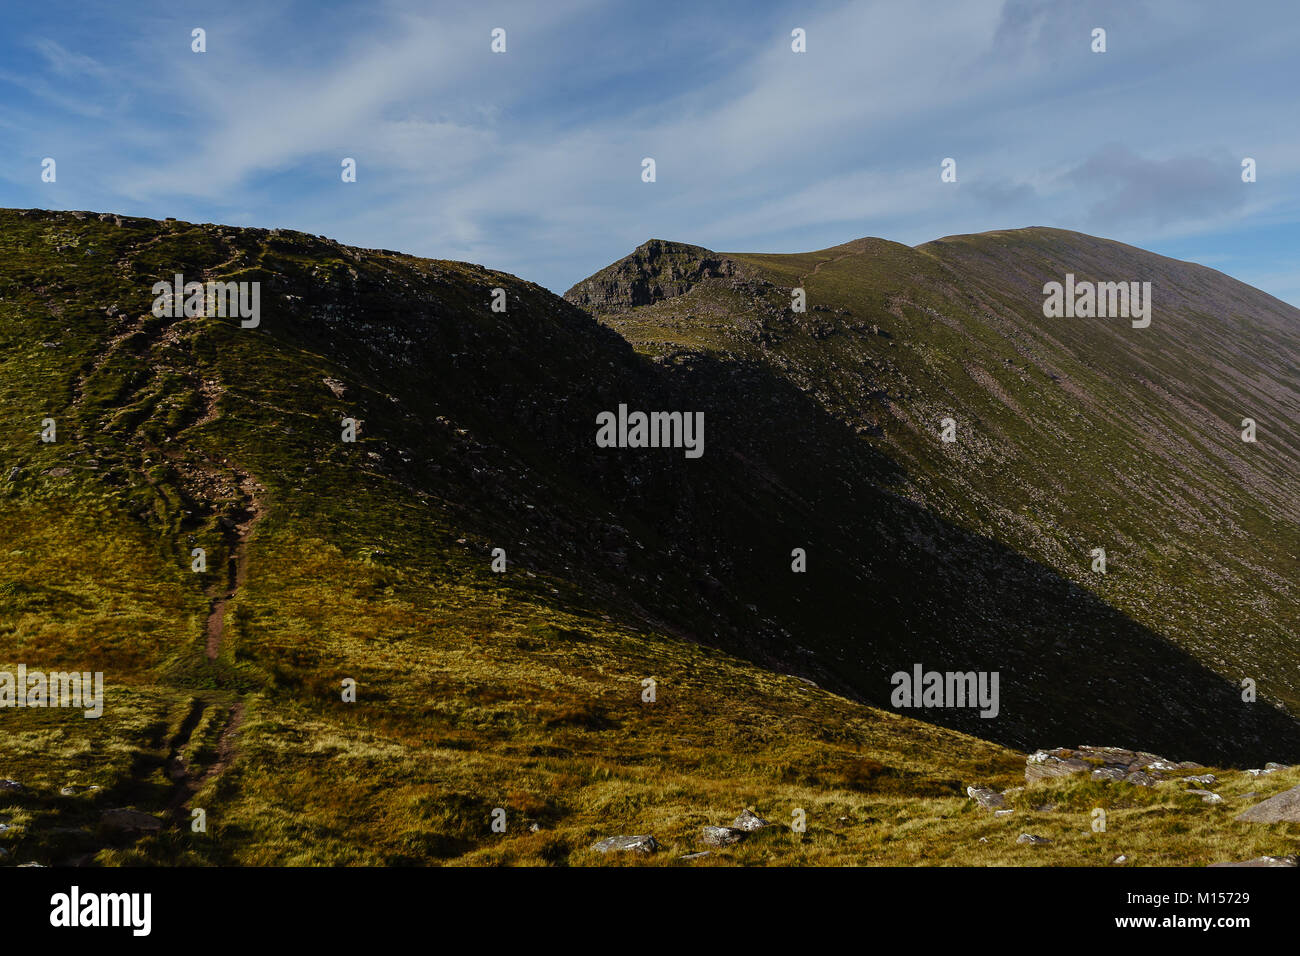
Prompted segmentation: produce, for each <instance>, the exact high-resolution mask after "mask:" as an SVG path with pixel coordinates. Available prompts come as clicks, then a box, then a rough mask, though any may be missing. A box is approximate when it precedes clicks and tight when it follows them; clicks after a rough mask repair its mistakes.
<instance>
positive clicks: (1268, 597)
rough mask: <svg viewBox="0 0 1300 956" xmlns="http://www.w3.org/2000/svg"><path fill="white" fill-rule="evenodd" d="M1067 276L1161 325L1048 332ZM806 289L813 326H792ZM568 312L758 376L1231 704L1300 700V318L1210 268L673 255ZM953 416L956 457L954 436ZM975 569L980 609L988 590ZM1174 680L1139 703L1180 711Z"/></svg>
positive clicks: (1047, 650)
mask: <svg viewBox="0 0 1300 956" xmlns="http://www.w3.org/2000/svg"><path fill="white" fill-rule="evenodd" d="M1067 274H1068V275H1072V276H1073V277H1074V280H1075V281H1076V282H1078V283H1080V284H1082V283H1085V282H1094V283H1096V282H1137V281H1143V282H1150V283H1151V289H1152V294H1151V301H1152V303H1153V309H1152V317H1151V320H1150V325H1149V326H1147V327H1145V328H1139V327H1135V322H1134V321H1130V320H1127V319H1124V318H1084V317H1079V318H1054V319H1049V318H1045V316H1044V308H1043V306H1044V299H1045V296H1044V293H1043V290H1044V286H1045V285H1046V284H1047V283H1051V282H1057V283H1064V282H1065V281H1066V276H1067ZM637 276H639V277H640V279H639V280H638V279H637V278H636V277H637ZM638 281H639V282H640V285H638ZM795 288H801V289H803V290H805V295H806V311H803V312H796V311H794V310H792V308H791V303H792V290H793V289H795ZM642 289H644V290H645V291H644V292H642V291H641V290H642ZM566 298H568V299H569V300H570V301H571V302H574V303H575V304H578V305H582V306H583V307H585V308H588V309H591V310H592V311H593V312H594V313H595V314H597V315H599V316H600V318H601V320H602V321H603V322H604V323H605V324H606V325H608V326H609V327H611V328H613V329H616V330H617V331H618V332H619V333H620V334H622V335H623V336H625V337H626V338H627V339H628V340H629V341H631V342H632V343H633V344H634V345H636V346H637V348H638V349H639V350H641V351H643V352H645V353H646V354H650V355H652V356H659V357H666V356H680V355H681V354H682V353H683V352H689V353H691V354H693V355H705V356H716V357H717V358H718V359H719V360H720V361H723V362H726V363H730V364H733V365H745V366H749V365H753V366H757V367H761V368H762V369H764V370H765V372H766V373H767V374H770V375H771V376H773V377H774V378H775V379H777V380H779V381H780V382H781V383H783V384H786V383H788V384H789V385H791V386H793V387H794V388H795V389H797V390H798V391H799V392H801V393H803V394H804V395H807V396H810V397H812V398H813V399H814V401H815V404H816V407H817V409H818V411H819V412H820V413H822V414H824V415H825V416H826V417H827V418H828V419H829V420H831V421H834V422H837V423H839V424H841V425H842V426H843V427H844V428H845V429H846V430H847V431H849V432H852V433H853V434H854V435H855V438H854V441H855V442H856V443H857V444H859V445H861V446H862V447H863V448H864V449H867V450H869V451H870V452H872V453H876V454H878V455H879V456H881V457H883V458H884V459H886V460H888V461H889V462H890V463H891V465H892V466H893V468H894V469H895V470H894V473H893V475H892V478H891V479H890V480H885V481H882V480H880V479H879V478H878V477H874V476H873V479H872V482H871V483H872V484H873V485H874V486H875V487H877V488H880V489H882V490H888V491H889V492H890V493H892V494H896V495H898V496H900V497H901V498H902V499H903V500H905V501H907V502H909V503H914V504H916V505H917V506H919V507H921V508H923V509H924V510H925V511H926V512H928V513H930V514H934V515H938V516H941V517H942V518H943V519H944V520H945V521H946V522H948V523H949V524H950V525H952V526H957V527H960V528H962V529H966V530H968V531H969V532H972V533H973V534H975V535H978V536H981V537H984V538H988V539H991V540H993V541H996V542H998V543H999V544H1000V545H1004V546H1005V547H1007V548H1009V549H1010V550H1011V551H1013V552H1014V553H1015V554H1016V555H1018V556H1023V557H1024V558H1026V559H1028V560H1030V561H1032V562H1033V563H1034V565H1035V566H1037V567H1040V568H1046V569H1049V570H1050V571H1051V572H1054V573H1055V574H1056V575H1059V577H1060V578H1061V579H1063V580H1065V581H1068V582H1070V584H1071V585H1075V586H1077V587H1078V588H1079V589H1081V590H1082V592H1084V593H1085V594H1086V595H1088V596H1089V597H1095V598H1096V599H1097V600H1098V601H1100V602H1102V603H1103V604H1104V605H1105V606H1106V607H1108V608H1112V609H1114V610H1115V611H1116V612H1118V613H1119V614H1120V615H1122V616H1123V618H1125V619H1126V620H1128V621H1131V622H1133V623H1135V624H1137V625H1140V631H1141V633H1142V634H1143V635H1145V636H1146V637H1152V636H1154V637H1155V638H1156V639H1157V640H1158V641H1160V642H1164V643H1168V644H1170V645H1173V646H1176V647H1178V648H1180V649H1181V650H1182V651H1184V652H1186V653H1187V654H1188V655H1190V656H1191V657H1193V658H1194V659H1196V660H1197V661H1199V662H1200V663H1201V664H1203V665H1205V666H1206V667H1208V668H1210V669H1212V670H1214V671H1215V672H1216V673H1218V674H1220V675H1222V676H1223V677H1225V678H1227V679H1228V680H1229V681H1231V682H1232V683H1233V684H1240V682H1241V681H1242V680H1243V679H1245V678H1249V679H1251V680H1253V681H1255V682H1256V683H1257V685H1258V687H1259V689H1260V692H1261V698H1268V699H1270V700H1271V701H1273V702H1274V703H1276V704H1280V705H1282V706H1285V707H1287V708H1290V709H1292V710H1294V709H1295V707H1296V706H1297V704H1300V645H1297V643H1296V641H1295V639H1294V635H1295V634H1296V633H1297V631H1300V576H1298V575H1297V574H1296V571H1297V570H1298V569H1300V481H1297V475H1300V429H1297V425H1296V423H1297V420H1298V416H1297V411H1300V376H1297V363H1298V362H1300V311H1297V310H1296V309H1294V308H1292V307H1291V306H1288V305H1286V304H1285V303H1282V302H1280V301H1278V300H1277V299H1274V298H1272V297H1271V296H1268V295H1266V294H1264V293H1262V292H1259V291H1258V290H1256V289H1252V288H1250V287H1249V286H1246V285H1244V284H1242V283H1240V282H1237V281H1235V280H1233V279H1231V278H1229V277H1227V276H1225V275H1222V274H1221V273H1218V272H1215V271H1213V270H1211V269H1207V268H1204V267H1202V266H1198V265H1194V264H1191V263H1185V262H1179V261H1176V260H1173V259H1168V258H1165V257H1163V256H1158V255H1154V254H1152V253H1149V252H1145V251H1143V250H1140V249H1136V248H1133V247H1131V246H1125V245H1123V244H1120V243H1116V242H1110V241H1107V240H1103V239H1096V238H1093V237H1089V236H1084V235H1081V234H1078V233H1072V232H1067V231H1064V230H1059V229H1044V228H1034V229H1020V230H1009V231H1002V232H991V233H985V234H982V235H978V236H953V237H949V238H945V239H940V240H937V241H935V242H930V243H926V244H924V245H921V246H918V247H916V248H914V249H913V248H909V247H906V246H902V245H899V244H897V243H891V242H886V241H884V240H878V239H862V240H858V241H855V242H850V243H847V244H845V245H842V246H837V247H834V248H831V249H826V250H822V251H820V252H815V253H807V254H801V255H767V254H719V253H714V252H709V251H708V250H700V249H699V247H692V246H680V245H677V244H674V243H666V242H662V241H659V240H651V241H650V242H648V243H646V244H645V245H643V246H641V247H640V248H638V249H637V250H636V251H635V252H633V253H632V254H631V255H629V256H628V257H626V258H625V259H623V260H620V261H619V262H618V263H615V264H614V265H613V266H610V267H609V268H607V269H604V270H602V271H600V272H598V273H596V274H595V275H594V276H592V277H591V278H590V279H588V280H585V281H584V282H581V283H579V284H578V285H576V286H574V287H573V288H572V289H570V290H569V292H568V293H566ZM677 360H680V359H677ZM945 418H952V419H954V420H955V422H956V438H957V440H956V441H955V442H953V443H944V442H942V441H940V433H941V430H942V429H941V422H942V420H943V419H945ZM1246 418H1250V419H1253V420H1254V421H1255V423H1256V428H1257V433H1256V437H1257V441H1256V442H1254V443H1247V442H1245V441H1243V440H1242V435H1243V425H1244V424H1245V423H1244V422H1243V419H1246ZM866 474H867V472H864V473H863V475H864V476H865V475H866ZM1094 548H1104V549H1105V553H1106V561H1107V564H1106V571H1105V573H1104V574H1101V573H1096V572H1094V570H1093V557H1092V550H1093V549H1094ZM942 551H943V553H944V555H946V556H947V557H949V558H950V559H951V558H954V557H955V552H953V551H952V550H951V549H950V548H949V546H948V545H946V544H945V545H944V546H943V548H942ZM965 563H966V567H965V569H964V570H963V572H962V573H964V574H966V575H968V576H969V577H970V578H972V579H974V580H973V583H974V587H973V588H972V589H970V591H969V592H968V593H971V594H972V601H974V602H978V600H979V598H978V595H977V593H976V592H981V591H984V592H986V593H987V587H988V585H986V584H985V583H983V582H980V581H979V578H981V577H983V576H985V575H986V574H987V572H983V571H981V569H980V568H979V567H976V566H973V565H975V562H973V561H969V560H968V561H966V562H965ZM970 610H971V611H972V612H973V616H976V617H984V616H985V614H987V615H988V617H987V618H986V619H987V620H988V621H989V624H990V627H987V628H985V629H984V630H985V633H986V635H987V636H988V637H995V636H997V635H998V632H999V631H1003V632H1005V630H1009V629H1013V628H1016V625H1015V624H1014V623H1013V622H1014V620H1015V616H1014V614H1013V615H1012V620H1010V621H1008V620H1007V619H1006V617H1005V616H1004V615H1000V614H999V612H998V610H997V608H991V609H987V610H985V609H981V608H980V607H979V606H978V604H977V603H976V604H975V605H974V606H972V608H971V609H970ZM1046 613H1047V615H1048V618H1049V620H1050V619H1051V617H1052V616H1054V612H1052V611H1050V610H1049V611H1046ZM1024 623H1025V624H1026V625H1027V626H1030V627H1032V626H1034V622H1033V621H1032V620H1025V622H1024ZM1049 627H1053V625H1050V624H1049ZM1131 633H1132V634H1136V633H1138V632H1136V631H1134V632H1131ZM1134 640H1137V641H1138V643H1139V644H1142V643H1144V642H1145V639H1137V638H1135V637H1133V636H1126V637H1124V638H1122V639H1120V640H1119V641H1118V642H1117V643H1116V644H1115V645H1113V646H1111V647H1106V646H1105V641H1104V638H1102V637H1101V635H1100V634H1099V632H1098V631H1097V629H1096V628H1094V627H1092V626H1090V625H1084V624H1082V621H1080V626H1077V627H1074V628H1071V627H1069V626H1067V625H1066V622H1065V621H1064V620H1062V621H1061V622H1060V623H1059V625H1058V626H1054V632H1053V631H1047V632H1045V633H1044V637H1043V639H1042V640H1041V641H1040V647H1039V649H1038V651H1036V652H1034V653H1036V654H1042V655H1044V656H1046V657H1057V658H1060V659H1073V660H1075V661H1076V662H1077V663H1078V664H1079V665H1080V666H1085V667H1086V665H1085V664H1084V663H1083V662H1084V661H1086V660H1089V659H1091V660H1092V661H1093V662H1094V663H1096V664H1100V665H1102V666H1103V667H1105V668H1122V669H1123V670H1125V671H1128V672H1130V676H1131V672H1132V670H1133V667H1134V659H1133V658H1132V657H1130V656H1129V651H1128V650H1125V649H1124V648H1126V647H1127V645H1128V644H1129V642H1131V641H1134ZM1099 642H1100V643H1099ZM1121 662H1123V664H1121ZM1125 665H1127V666H1125ZM1042 666H1044V667H1050V666H1051V665H1050V664H1048V663H1046V662H1044V664H1043V665H1042ZM1117 677H1118V675H1117ZM1118 679H1123V678H1122V677H1119V678H1118ZM1159 683H1160V682H1159V681H1157V682H1156V683H1155V684H1153V685H1152V686H1150V687H1149V688H1147V689H1146V690H1144V691H1140V692H1139V693H1141V694H1143V695H1144V696H1148V697H1157V696H1163V697H1169V696H1170V690H1169V689H1168V688H1167V687H1166V688H1164V689H1162V688H1161V687H1160V686H1159ZM1223 706H1225V707H1228V706H1230V705H1229V704H1228V703H1227V702H1226V701H1225V702H1224V705H1223ZM1161 719H1164V718H1161Z"/></svg>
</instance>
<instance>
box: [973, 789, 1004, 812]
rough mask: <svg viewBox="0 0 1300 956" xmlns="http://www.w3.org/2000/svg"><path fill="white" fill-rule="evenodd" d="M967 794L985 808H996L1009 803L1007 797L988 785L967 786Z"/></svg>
mask: <svg viewBox="0 0 1300 956" xmlns="http://www.w3.org/2000/svg"><path fill="white" fill-rule="evenodd" d="M966 796H968V797H970V798H971V799H972V800H974V801H975V802H976V803H978V804H979V805H980V806H981V807H983V808H984V809H985V810H996V809H998V808H999V807H1005V806H1006V805H1007V801H1006V799H1005V798H1004V797H1003V796H1002V794H1000V793H998V792H997V791H996V790H990V789H989V788H988V787H967V788H966Z"/></svg>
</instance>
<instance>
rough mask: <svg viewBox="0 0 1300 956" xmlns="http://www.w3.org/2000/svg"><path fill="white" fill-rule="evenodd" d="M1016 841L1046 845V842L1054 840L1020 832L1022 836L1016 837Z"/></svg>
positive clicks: (1033, 844) (1029, 844) (1030, 844)
mask: <svg viewBox="0 0 1300 956" xmlns="http://www.w3.org/2000/svg"><path fill="white" fill-rule="evenodd" d="M1016 842H1017V843H1023V844H1026V845H1028V846H1044V845H1045V844H1048V843H1051V842H1052V841H1051V840H1049V839H1048V838H1047V837H1040V836H1035V835H1034V834H1032V833H1022V834H1020V836H1018V837H1016Z"/></svg>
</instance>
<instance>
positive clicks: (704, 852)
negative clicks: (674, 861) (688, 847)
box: [678, 850, 713, 860]
mask: <svg viewBox="0 0 1300 956" xmlns="http://www.w3.org/2000/svg"><path fill="white" fill-rule="evenodd" d="M712 854H713V851H712V850H701V851H700V852H699V853H687V854H686V855H685V856H681V857H678V859H679V860H698V859H699V858H700V857H702V856H711V855H712Z"/></svg>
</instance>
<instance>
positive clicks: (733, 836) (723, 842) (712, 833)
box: [700, 827, 748, 846]
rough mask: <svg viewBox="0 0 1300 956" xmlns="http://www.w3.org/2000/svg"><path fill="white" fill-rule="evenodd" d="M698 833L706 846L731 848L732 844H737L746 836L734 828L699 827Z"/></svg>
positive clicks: (742, 831) (743, 832)
mask: <svg viewBox="0 0 1300 956" xmlns="http://www.w3.org/2000/svg"><path fill="white" fill-rule="evenodd" d="M700 833H701V834H702V835H703V837H704V842H705V844H706V845H707V846H731V844H733V843H739V842H740V841H741V840H743V839H745V837H746V836H747V835H748V834H747V833H746V831H744V830H738V829H736V828H735V827H701V828H700Z"/></svg>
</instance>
